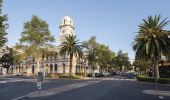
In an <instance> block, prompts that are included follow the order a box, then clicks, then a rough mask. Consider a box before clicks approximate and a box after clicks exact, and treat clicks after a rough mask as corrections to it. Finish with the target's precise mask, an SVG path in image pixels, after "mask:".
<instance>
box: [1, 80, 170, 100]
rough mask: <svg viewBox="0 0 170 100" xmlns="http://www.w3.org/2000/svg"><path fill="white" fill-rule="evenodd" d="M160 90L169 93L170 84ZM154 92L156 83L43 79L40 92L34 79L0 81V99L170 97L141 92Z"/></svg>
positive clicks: (135, 99) (169, 99)
mask: <svg viewBox="0 0 170 100" xmlns="http://www.w3.org/2000/svg"><path fill="white" fill-rule="evenodd" d="M158 89H159V90H160V91H170V85H158ZM144 90H155V84H151V83H141V82H137V81H135V80H126V79H121V78H119V79H118V78H114V77H111V78H104V79H103V78H102V79H100V78H99V79H96V80H69V79H57V80H46V81H45V82H43V84H42V90H41V91H38V90H37V88H36V80H35V79H28V78H27V79H24V78H0V100H160V99H163V100H170V96H163V98H159V97H158V96H157V95H151V94H146V93H143V92H142V91H144Z"/></svg>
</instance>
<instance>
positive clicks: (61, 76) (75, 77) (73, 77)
mask: <svg viewBox="0 0 170 100" xmlns="http://www.w3.org/2000/svg"><path fill="white" fill-rule="evenodd" d="M59 78H68V79H81V78H82V77H81V76H78V75H75V76H69V75H59Z"/></svg>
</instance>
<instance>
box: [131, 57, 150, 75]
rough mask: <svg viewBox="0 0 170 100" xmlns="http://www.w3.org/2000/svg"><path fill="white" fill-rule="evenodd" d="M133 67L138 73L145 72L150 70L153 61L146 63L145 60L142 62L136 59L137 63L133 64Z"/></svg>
mask: <svg viewBox="0 0 170 100" xmlns="http://www.w3.org/2000/svg"><path fill="white" fill-rule="evenodd" d="M133 66H134V67H135V70H136V71H137V69H138V71H140V72H141V71H145V72H146V70H147V69H150V67H151V61H144V60H140V59H135V61H134V62H133Z"/></svg>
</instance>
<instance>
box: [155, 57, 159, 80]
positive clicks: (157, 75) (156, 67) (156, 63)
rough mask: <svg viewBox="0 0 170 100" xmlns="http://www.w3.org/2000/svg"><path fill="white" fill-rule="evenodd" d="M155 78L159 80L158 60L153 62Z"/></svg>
mask: <svg viewBox="0 0 170 100" xmlns="http://www.w3.org/2000/svg"><path fill="white" fill-rule="evenodd" d="M155 76H156V78H157V79H158V78H159V64H158V60H155Z"/></svg>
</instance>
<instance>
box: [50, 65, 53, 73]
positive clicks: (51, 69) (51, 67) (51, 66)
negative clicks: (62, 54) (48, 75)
mask: <svg viewBox="0 0 170 100" xmlns="http://www.w3.org/2000/svg"><path fill="white" fill-rule="evenodd" d="M52 71H53V64H50V72H52Z"/></svg>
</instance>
